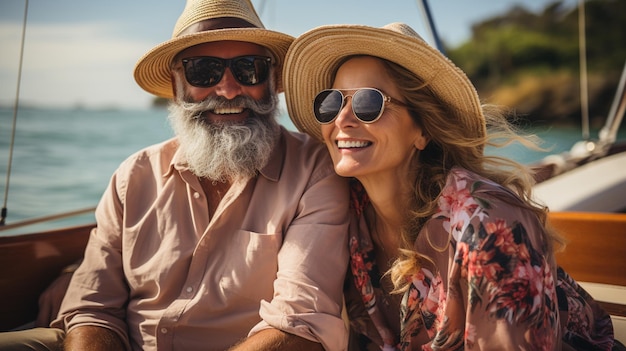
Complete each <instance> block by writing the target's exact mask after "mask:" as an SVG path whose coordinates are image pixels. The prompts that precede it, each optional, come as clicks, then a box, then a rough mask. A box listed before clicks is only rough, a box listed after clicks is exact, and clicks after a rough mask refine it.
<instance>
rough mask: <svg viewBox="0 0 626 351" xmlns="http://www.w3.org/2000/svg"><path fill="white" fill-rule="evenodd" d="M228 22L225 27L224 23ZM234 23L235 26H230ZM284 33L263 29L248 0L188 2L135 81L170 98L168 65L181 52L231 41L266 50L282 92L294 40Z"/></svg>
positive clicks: (138, 69) (148, 55)
mask: <svg viewBox="0 0 626 351" xmlns="http://www.w3.org/2000/svg"><path fill="white" fill-rule="evenodd" d="M224 23H228V24H224ZM233 23H236V24H237V26H236V27H233ZM293 39H294V38H293V37H292V36H290V35H287V34H283V33H279V32H275V31H271V30H267V29H265V27H264V26H263V23H262V22H261V19H260V18H259V16H258V15H257V13H256V10H255V9H254V7H253V5H252V3H251V2H250V1H249V0H187V4H186V5H185V9H184V10H183V13H182V14H181V15H180V17H179V18H178V21H177V22H176V26H175V27H174V32H173V33H172V39H170V40H168V41H166V42H164V43H161V44H159V45H157V46H156V47H154V48H153V49H152V50H150V51H149V52H148V53H146V54H145V55H144V56H143V57H142V58H141V59H139V61H138V62H137V65H136V66H135V80H136V81H137V84H139V86H141V87H142V88H143V89H144V90H146V91H147V92H149V93H152V94H154V95H157V96H161V97H164V98H172V97H173V91H172V82H171V79H170V64H171V62H172V59H173V58H174V56H176V54H178V53H179V52H180V51H182V50H184V49H186V48H189V47H191V46H194V45H197V44H201V43H208V42H215V41H222V40H234V41H244V42H250V43H255V44H259V45H262V46H265V47H267V48H268V49H269V50H270V51H271V53H272V55H273V56H274V57H273V62H275V71H276V75H277V78H276V83H277V84H276V88H277V90H278V91H279V92H280V91H282V84H281V83H282V78H281V73H282V65H283V60H284V57H285V53H286V52H287V49H289V45H290V44H291V42H292V41H293Z"/></svg>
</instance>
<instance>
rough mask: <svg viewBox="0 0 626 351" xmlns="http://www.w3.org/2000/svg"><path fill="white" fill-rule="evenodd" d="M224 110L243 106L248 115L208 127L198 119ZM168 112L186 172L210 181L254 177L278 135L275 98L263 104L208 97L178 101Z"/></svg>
mask: <svg viewBox="0 0 626 351" xmlns="http://www.w3.org/2000/svg"><path fill="white" fill-rule="evenodd" d="M227 106H243V107H244V108H248V109H249V110H250V115H249V116H248V118H247V119H246V120H245V122H243V123H212V122H209V121H208V120H206V119H204V118H202V112H204V111H209V110H213V109H215V108H216V107H227ZM169 110H170V115H169V120H170V123H171V125H172V128H173V129H174V132H175V133H176V135H177V136H178V140H179V144H180V152H182V155H183V157H184V159H185V161H186V162H187V164H188V166H189V169H190V170H191V172H192V173H194V174H195V175H196V176H198V177H202V178H208V179H210V180H212V181H219V182H233V181H235V180H238V179H248V178H251V177H254V176H255V175H256V174H257V172H258V170H260V169H261V168H263V167H264V166H265V165H266V164H267V162H268V160H269V157H270V154H271V152H272V150H273V148H274V144H275V142H276V140H277V137H278V135H279V132H280V126H279V124H278V122H277V121H276V114H277V111H278V97H277V95H275V94H272V95H271V96H270V97H269V98H268V99H265V100H263V101H255V100H253V99H251V98H248V97H237V98H235V99H233V100H226V99H224V98H221V97H209V98H207V99H206V100H204V101H201V102H198V103H192V102H184V101H181V100H180V99H179V100H177V101H174V102H172V103H171V104H170V107H169Z"/></svg>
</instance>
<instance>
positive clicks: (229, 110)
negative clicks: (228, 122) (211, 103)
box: [213, 107, 243, 115]
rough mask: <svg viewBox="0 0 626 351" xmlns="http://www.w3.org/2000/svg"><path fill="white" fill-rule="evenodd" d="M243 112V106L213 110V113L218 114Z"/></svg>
mask: <svg viewBox="0 0 626 351" xmlns="http://www.w3.org/2000/svg"><path fill="white" fill-rule="evenodd" d="M241 112H243V108H241V107H231V108H217V109H215V110H213V113H215V114H216V115H227V114H231V113H241Z"/></svg>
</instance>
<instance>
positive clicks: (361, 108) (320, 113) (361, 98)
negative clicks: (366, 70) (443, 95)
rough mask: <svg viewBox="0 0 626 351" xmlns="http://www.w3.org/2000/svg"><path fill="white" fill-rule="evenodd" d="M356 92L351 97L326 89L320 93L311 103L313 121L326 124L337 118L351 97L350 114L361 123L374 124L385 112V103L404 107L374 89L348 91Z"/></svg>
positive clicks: (338, 91)
mask: <svg viewBox="0 0 626 351" xmlns="http://www.w3.org/2000/svg"><path fill="white" fill-rule="evenodd" d="M349 90H356V91H355V92H354V93H353V94H352V95H344V94H343V92H342V91H341V90H339V89H326V90H322V91H320V92H319V93H318V94H317V96H316V97H315V100H314V101H313V112H315V119H317V121H318V122H319V123H320V124H328V123H330V122H332V121H334V120H335V118H337V116H338V115H339V112H340V111H341V110H342V109H343V107H344V105H345V103H346V98H347V97H348V96H352V112H353V113H354V116H356V118H357V119H358V120H359V121H361V122H363V123H374V122H376V121H377V120H378V119H379V118H380V116H382V115H383V111H384V110H385V103H387V102H393V103H396V104H398V105H401V106H406V104H404V103H403V102H400V101H398V100H396V99H393V98H392V97H391V96H387V95H385V94H384V93H383V92H382V91H380V90H378V89H375V88H359V89H349Z"/></svg>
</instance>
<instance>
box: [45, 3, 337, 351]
mask: <svg viewBox="0 0 626 351" xmlns="http://www.w3.org/2000/svg"><path fill="white" fill-rule="evenodd" d="M292 40H293V38H292V37H291V36H289V35H286V34H283V33H278V32H274V31H270V30H266V29H265V28H264V26H263V24H262V23H261V21H260V19H259V18H258V16H257V14H256V12H255V10H254V8H253V7H252V4H251V3H250V1H248V0H188V2H187V6H186V7H185V9H184V11H183V13H182V15H181V16H180V18H179V20H178V22H177V23H176V27H175V29H174V34H173V37H172V39H170V40H168V41H166V42H164V43H162V44H160V45H158V46H156V47H155V48H153V49H152V50H150V51H149V52H148V53H147V54H146V55H144V57H142V58H141V59H140V60H139V62H138V63H137V66H136V67H135V79H136V81H137V82H138V84H139V85H140V86H141V87H142V88H143V89H145V90H146V91H148V92H150V93H153V94H155V95H158V96H162V97H167V98H172V102H171V106H170V121H171V124H172V126H173V129H174V131H175V133H176V136H175V137H174V138H173V139H171V140H168V141H165V142H163V143H160V144H158V145H153V146H150V147H147V148H145V149H144V150H141V151H139V152H137V153H135V154H134V155H132V156H131V157H129V158H128V159H127V160H125V161H124V162H123V163H122V164H121V165H120V166H119V168H118V169H117V170H116V171H115V173H114V175H113V177H112V178H111V182H110V184H109V186H108V188H107V190H106V191H105V193H104V195H103V197H102V199H101V201H100V203H99V205H98V208H97V210H96V220H97V228H95V229H94V231H93V232H92V234H91V237H90V239H89V243H88V244H87V248H86V251H85V258H84V260H83V262H82V264H81V265H80V267H79V268H78V269H77V270H76V272H75V273H74V275H73V277H72V280H71V282H70V285H69V288H68V290H67V293H66V295H65V298H64V300H63V303H62V306H61V310H60V312H59V315H58V318H57V319H56V320H54V321H53V322H52V324H51V326H52V327H53V328H51V329H54V328H56V331H57V332H59V333H60V334H61V335H62V336H61V338H63V337H64V347H65V350H87V349H88V350H123V349H126V350H186V351H189V350H192V351H193V350H225V349H229V348H233V349H237V350H244V349H245V350H247V349H255V350H283V349H285V350H286V349H290V350H292V349H298V350H321V349H326V350H343V349H345V348H346V346H347V332H346V328H345V325H344V322H343V320H342V318H341V309H342V284H343V280H344V275H345V271H346V268H347V262H348V252H347V247H348V246H347V226H348V219H347V218H348V217H347V212H348V200H347V199H348V189H347V184H346V183H345V181H344V180H343V179H342V178H340V177H338V176H337V175H336V174H335V172H334V170H333V166H332V163H331V162H330V159H329V157H328V153H327V152H326V150H325V149H324V148H323V146H322V145H321V144H320V143H318V142H316V141H315V140H313V139H311V138H309V137H308V136H306V135H304V134H300V133H296V132H290V131H287V130H286V129H285V128H283V127H282V126H280V125H279V124H278V123H277V111H278V97H277V96H278V93H280V92H281V91H282V82H281V69H282V63H283V60H284V55H285V53H286V51H287V49H288V48H289V45H290V43H291V41H292Z"/></svg>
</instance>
